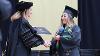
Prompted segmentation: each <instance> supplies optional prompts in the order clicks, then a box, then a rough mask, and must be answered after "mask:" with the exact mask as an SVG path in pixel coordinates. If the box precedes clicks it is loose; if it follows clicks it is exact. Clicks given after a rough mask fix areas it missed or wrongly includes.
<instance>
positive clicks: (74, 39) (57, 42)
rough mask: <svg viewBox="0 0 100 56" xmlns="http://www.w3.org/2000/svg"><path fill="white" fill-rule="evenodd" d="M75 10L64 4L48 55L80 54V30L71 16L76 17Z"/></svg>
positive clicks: (65, 55)
mask: <svg viewBox="0 0 100 56" xmlns="http://www.w3.org/2000/svg"><path fill="white" fill-rule="evenodd" d="M77 13H78V12H77V10H75V9H73V8H71V7H69V6H65V10H64V12H63V14H62V16H61V25H60V27H59V28H58V31H57V32H56V36H55V38H54V39H53V40H52V41H51V46H50V55H51V56H56V55H55V54H56V53H57V54H58V55H59V56H80V53H79V48H80V41H81V32H80V28H79V26H78V25H77V24H75V23H74V21H73V18H74V17H77Z"/></svg>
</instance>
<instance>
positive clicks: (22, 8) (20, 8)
mask: <svg viewBox="0 0 100 56" xmlns="http://www.w3.org/2000/svg"><path fill="white" fill-rule="evenodd" d="M31 6H33V3H32V2H25V1H21V2H18V3H17V4H16V11H25V9H29V8H30V7H31Z"/></svg>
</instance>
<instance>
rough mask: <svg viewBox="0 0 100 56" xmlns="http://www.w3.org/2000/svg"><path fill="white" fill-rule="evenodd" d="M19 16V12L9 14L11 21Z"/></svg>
mask: <svg viewBox="0 0 100 56" xmlns="http://www.w3.org/2000/svg"><path fill="white" fill-rule="evenodd" d="M20 17H21V15H20V12H16V13H15V14H13V15H12V16H11V21H14V20H17V19H19V18H20Z"/></svg>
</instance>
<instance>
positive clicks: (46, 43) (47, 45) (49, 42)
mask: <svg viewBox="0 0 100 56" xmlns="http://www.w3.org/2000/svg"><path fill="white" fill-rule="evenodd" d="M54 39H55V40H57V41H59V40H60V35H56V36H55V38H54ZM43 45H44V46H45V47H50V45H52V44H51V41H45V42H44V44H43Z"/></svg>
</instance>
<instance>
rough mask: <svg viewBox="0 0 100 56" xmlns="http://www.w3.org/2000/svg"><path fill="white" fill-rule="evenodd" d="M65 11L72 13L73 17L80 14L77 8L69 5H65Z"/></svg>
mask: <svg viewBox="0 0 100 56" xmlns="http://www.w3.org/2000/svg"><path fill="white" fill-rule="evenodd" d="M64 12H66V13H68V14H71V15H72V18H74V17H77V15H78V11H77V10H75V9H73V8H71V7H69V6H67V5H66V6H65V10H64Z"/></svg>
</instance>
